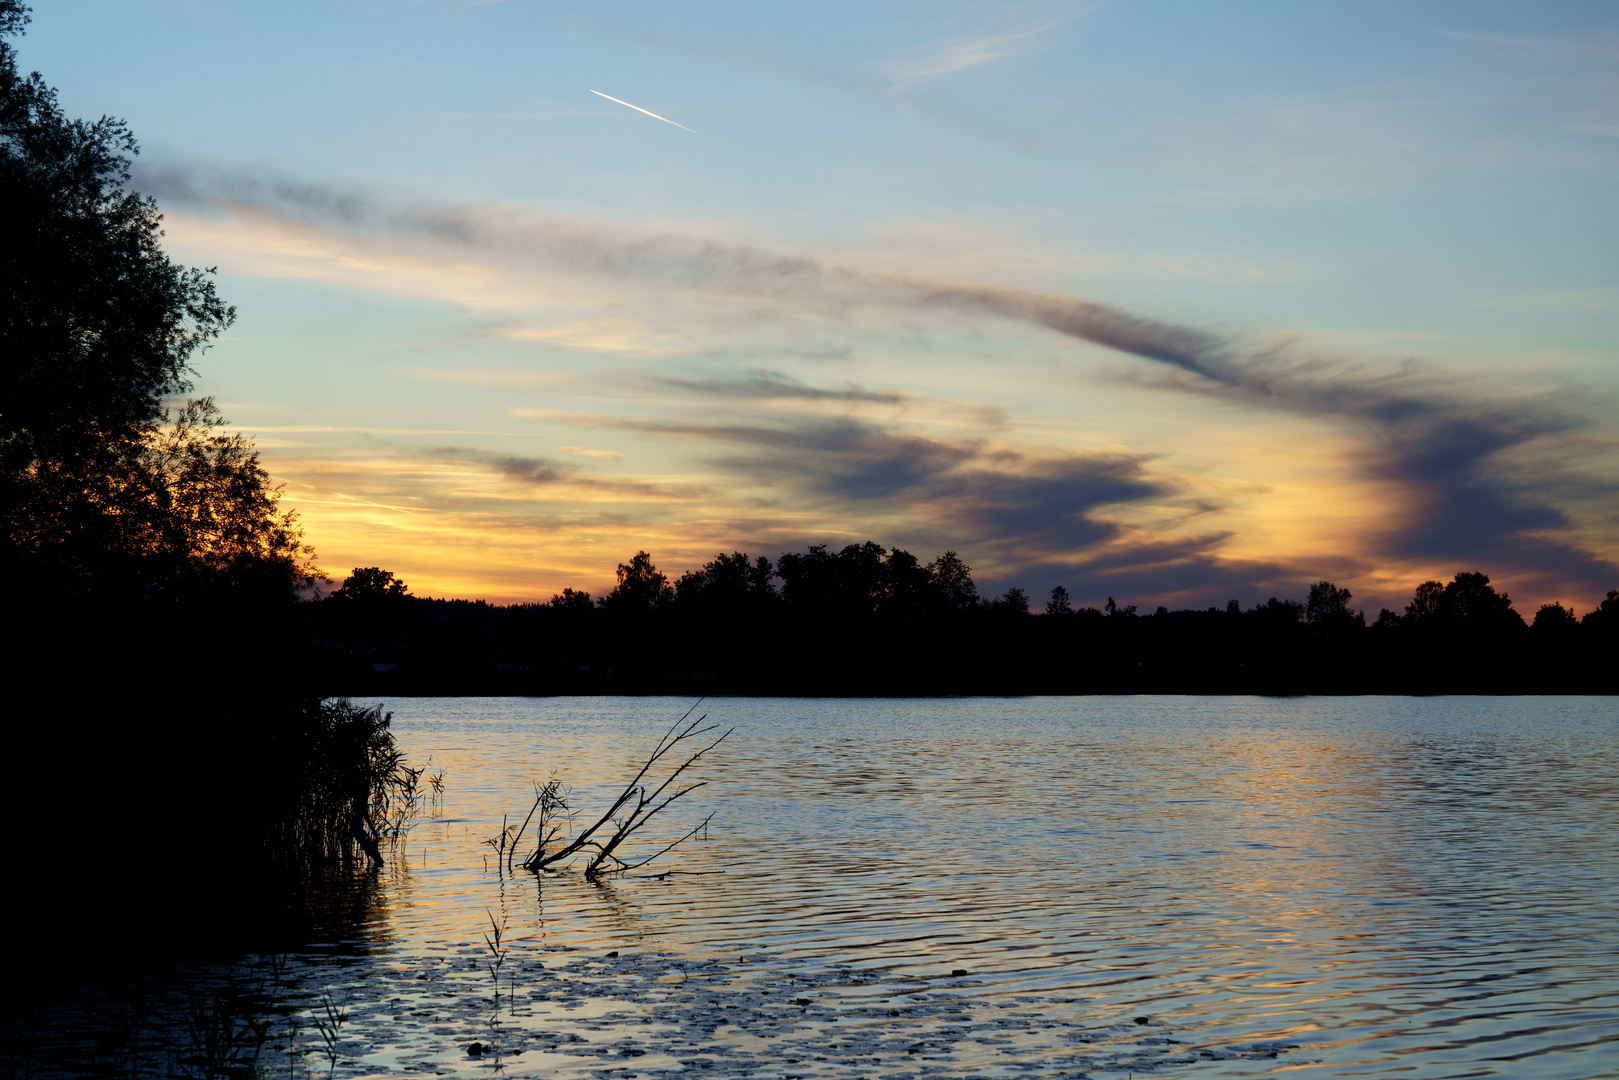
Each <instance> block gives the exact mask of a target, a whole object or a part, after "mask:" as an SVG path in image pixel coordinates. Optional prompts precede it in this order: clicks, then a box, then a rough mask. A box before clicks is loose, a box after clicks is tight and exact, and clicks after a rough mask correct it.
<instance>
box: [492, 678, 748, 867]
mask: <svg viewBox="0 0 1619 1080" xmlns="http://www.w3.org/2000/svg"><path fill="white" fill-rule="evenodd" d="M697 704H698V705H700V704H702V702H701V701H699V702H698V703H697ZM696 711H697V705H693V706H692V707H691V708H690V709H688V710H686V715H685V716H682V717H681V718H680V719H679V720H677V721H675V723H674V725H673V726H672V727H670V728H669V730H668V731H666V732H664V735H663V738H661V739H659V740H658V745H657V746H656V747H654V748H653V751H652V754H651V755H650V756H649V757H648V758H647V759H646V762H645V763H644V764H642V766H641V769H640V771H639V772H637V773H636V774H635V777H634V779H632V780H631V781H630V782H629V783H628V784H626V785H625V786H624V790H623V791H621V792H620V793H619V795H618V798H616V799H615V800H613V804H612V805H611V806H609V807H608V808H607V812H606V813H604V814H603V815H602V816H601V817H600V818H598V819H597V820H596V823H595V824H593V825H591V826H590V827H589V828H587V829H585V830H584V831H583V832H581V833H579V834H578V835H577V836H574V837H573V838H572V839H571V840H569V841H567V842H566V843H564V844H562V846H561V847H560V848H558V849H557V850H556V851H551V852H549V853H548V852H547V848H548V847H549V846H550V845H552V844H555V843H558V842H559V841H560V837H562V836H563V835H565V830H566V827H567V826H568V825H571V823H572V819H571V817H570V816H569V806H568V803H567V792H566V791H565V789H564V788H563V787H562V785H561V784H560V783H559V782H558V781H557V779H556V778H555V777H554V776H553V777H552V778H551V780H550V781H548V782H547V783H546V784H545V785H544V786H543V787H536V789H535V796H534V805H533V806H532V807H530V808H529V812H528V817H526V818H524V819H523V824H522V826H521V827H520V828H519V829H518V832H517V836H518V837H521V836H522V834H523V832H524V831H525V830H526V829H527V828H528V825H529V822H530V821H532V820H533V819H534V818H535V816H536V815H538V817H539V822H538V826H537V828H538V837H537V842H536V846H535V849H534V853H533V854H532V855H530V856H528V858H526V859H524V860H523V864H522V865H523V869H525V870H527V871H529V872H531V873H539V872H540V871H541V870H544V869H546V868H547V867H551V866H555V865H556V864H558V863H560V862H562V861H563V860H565V859H568V858H571V857H572V856H574V855H576V854H578V853H579V852H581V851H584V850H586V849H587V848H588V849H590V850H591V852H592V854H591V856H590V861H589V862H588V863H587V864H586V865H585V877H586V878H589V879H591V880H594V879H596V878H598V877H600V876H601V875H602V874H613V873H622V872H623V871H625V870H633V869H635V868H636V867H639V866H645V865H646V864H647V863H649V862H651V861H652V860H653V859H656V858H657V857H658V856H659V855H663V854H665V853H667V852H669V851H671V850H673V849H674V848H675V847H677V846H678V845H680V844H682V843H684V842H685V841H687V840H690V839H691V838H692V837H693V836H696V835H697V834H698V833H700V832H702V831H703V830H705V829H706V828H707V827H708V823H709V821H710V820H712V818H713V815H712V814H710V815H709V816H708V817H706V818H704V819H703V821H702V823H701V824H699V825H698V826H697V827H696V828H694V829H692V830H691V831H690V832H688V833H686V834H685V835H684V836H682V837H680V838H679V839H677V840H675V841H673V842H672V843H670V844H668V845H667V846H665V847H663V848H661V849H660V850H658V851H655V852H653V853H652V854H651V855H648V856H646V857H645V858H641V859H636V860H634V861H629V860H626V859H623V858H621V857H620V856H619V855H618V849H619V847H620V846H621V845H622V844H623V843H624V842H625V841H626V840H628V839H629V838H630V837H631V836H633V835H635V834H636V833H637V832H639V831H640V830H641V829H642V828H644V827H645V826H646V824H647V822H649V821H651V820H652V819H653V818H654V817H655V816H657V814H658V813H659V812H660V811H662V810H664V809H666V808H667V807H668V806H669V805H670V804H671V803H673V802H675V800H677V799H680V798H682V797H683V796H685V795H689V794H690V793H691V792H693V791H696V790H697V789H698V788H700V787H706V786H707V784H708V781H706V780H698V781H696V782H693V783H687V784H680V783H678V781H679V780H680V777H681V776H682V775H683V774H684V773H685V772H686V770H687V769H689V768H691V767H692V766H693V765H695V764H696V763H697V762H698V760H699V759H701V758H702V757H703V755H704V754H707V753H708V752H709V751H710V750H712V749H714V748H715V747H716V746H718V745H719V744H720V743H722V742H724V741H725V740H726V738H727V737H729V736H730V734H731V732H732V731H734V730H736V729H735V728H728V729H727V730H726V731H724V732H723V733H721V734H720V735H719V736H718V737H717V738H714V739H711V740H709V741H707V742H706V744H704V745H702V746H701V747H700V748H699V749H696V750H692V751H691V752H690V753H689V754H687V755H686V757H685V758H684V759H683V760H681V761H680V764H679V765H677V766H675V767H674V768H672V769H671V770H670V772H669V774H668V775H667V776H665V777H664V778H663V780H662V782H661V783H659V784H657V786H656V787H654V786H652V784H651V782H650V781H649V780H648V774H651V773H654V772H655V771H656V770H657V769H658V768H659V766H660V765H666V764H669V763H670V758H671V755H674V754H675V753H676V751H679V750H686V749H689V748H690V747H692V746H694V745H697V743H698V742H699V741H700V740H703V738H704V736H706V735H708V734H709V733H710V732H712V731H714V730H715V729H716V728H717V727H718V725H717V724H708V725H707V726H704V721H706V720H707V719H708V716H707V714H706V713H705V714H704V715H702V716H699V717H698V718H697V719H696V720H691V719H690V717H691V714H692V713H694V712H696ZM688 721H689V722H688ZM512 847H513V849H515V847H516V839H515V838H514V840H513V844H512ZM508 865H510V859H509V857H508Z"/></svg>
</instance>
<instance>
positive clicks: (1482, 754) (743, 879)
mask: <svg viewBox="0 0 1619 1080" xmlns="http://www.w3.org/2000/svg"><path fill="white" fill-rule="evenodd" d="M687 704H688V703H685V702H676V701H673V700H667V699H415V700H407V701H400V702H393V703H390V707H391V708H392V709H393V710H394V713H395V717H396V719H395V726H396V730H397V731H398V733H399V735H400V737H401V740H402V742H403V743H404V744H405V746H406V747H407V748H408V749H409V751H410V754H411V757H412V758H413V759H415V760H417V761H422V760H425V759H426V758H428V757H429V756H430V757H431V758H432V760H433V762H434V765H435V767H442V768H443V769H444V770H445V772H446V774H447V791H446V794H445V797H444V801H443V807H442V811H441V812H440V813H439V814H438V815H437V816H436V817H429V818H424V819H423V820H422V821H421V822H420V823H419V824H418V825H417V827H416V828H415V829H414V831H413V832H412V833H411V835H410V837H409V838H408V841H407V843H406V847H405V850H404V853H403V857H402V858H399V859H397V860H395V862H394V863H393V864H392V865H390V866H389V867H388V868H387V869H386V870H385V871H384V872H383V873H382V875H381V876H380V878H379V880H378V882H377V887H376V888H375V889H374V890H373V891H372V892H371V893H370V894H369V895H368V896H367V898H366V900H365V904H364V905H363V907H362V908H361V909H360V910H359V911H358V914H357V915H356V918H357V919H358V922H359V924H360V925H359V926H358V927H357V928H356V927H353V926H351V927H350V928H349V930H348V931H347V932H349V933H353V934H354V935H355V936H356V937H368V938H369V939H371V940H374V941H382V942H386V943H387V948H388V949H390V950H393V951H395V952H396V953H398V954H399V955H421V954H423V953H424V951H425V950H429V949H432V948H442V947H444V946H445V945H449V946H452V947H462V948H466V947H473V946H477V945H478V942H479V941H480V938H481V935H482V933H483V931H484V930H486V929H487V918H488V917H493V918H494V919H496V920H497V921H501V922H503V924H504V925H505V926H507V927H508V931H507V932H508V934H509V935H510V937H511V939H512V940H513V942H514V943H515V947H516V948H518V949H520V950H524V954H525V955H527V956H530V957H544V956H547V955H551V954H553V953H554V952H555V951H556V950H569V949H572V950H589V951H595V952H602V953H605V952H606V951H608V950H625V951H626V952H627V951H629V950H638V951H640V952H642V953H649V954H650V953H652V952H655V951H656V952H665V953H668V954H671V955H677V956H681V957H686V958H689V959H690V961H691V962H694V963H696V962H701V961H705V960H714V959H717V958H718V959H723V960H725V961H726V962H727V963H729V962H732V961H735V962H736V963H738V964H745V963H746V962H747V961H746V960H745V958H746V957H748V955H749V954H750V953H753V954H755V955H760V956H764V957H767V959H764V960H762V961H761V964H762V966H761V968H760V970H761V971H770V972H775V973H778V974H780V973H787V972H793V971H807V970H811V969H823V968H826V967H827V966H828V965H834V964H847V965H850V966H851V967H852V969H854V970H856V971H862V970H865V971H872V972H883V973H885V974H887V975H890V976H893V977H899V978H911V977H925V978H933V977H936V976H938V975H940V974H941V973H948V971H949V970H952V969H956V968H964V969H967V970H969V971H970V972H971V974H972V979H973V994H974V995H975V997H976V998H978V999H981V1000H983V1001H985V1002H996V1001H1005V1002H1008V1003H1010V1002H1013V1001H1020V1000H1022V999H1023V998H1028V999H1029V1007H1030V1008H1031V1009H1034V1010H1035V1011H1036V1012H1038V1011H1039V1010H1042V1009H1043V1010H1047V1011H1048V1012H1050V1011H1051V1010H1057V1011H1058V1012H1061V1013H1063V1015H1081V1014H1082V1015H1084V1016H1088V1017H1093V1018H1097V1019H1098V1021H1099V1022H1100V1021H1101V1020H1104V1019H1105V1020H1106V1021H1108V1022H1112V1021H1113V1020H1116V1019H1117V1018H1118V1017H1129V1016H1132V1015H1134V1014H1136V1013H1142V1014H1150V1015H1151V1016H1153V1017H1154V1018H1157V1019H1159V1020H1162V1022H1164V1023H1168V1024H1173V1025H1174V1026H1175V1028H1176V1029H1177V1030H1180V1031H1183V1032H1190V1033H1195V1036H1196V1038H1198V1039H1202V1040H1204V1041H1215V1042H1217V1041H1219V1040H1226V1041H1230V1042H1238V1041H1240V1042H1257V1041H1260V1040H1272V1041H1274V1040H1292V1041H1294V1042H1298V1043H1300V1044H1301V1045H1302V1046H1303V1049H1301V1050H1300V1051H1298V1052H1297V1053H1295V1054H1293V1055H1292V1058H1293V1060H1278V1061H1276V1062H1273V1063H1271V1064H1270V1065H1268V1066H1266V1068H1268V1069H1269V1070H1271V1071H1284V1070H1291V1069H1295V1068H1300V1067H1307V1068H1312V1069H1315V1070H1316V1071H1317V1073H1318V1074H1319V1075H1343V1076H1362V1075H1364V1076H1381V1075H1387V1074H1388V1072H1389V1071H1390V1070H1396V1069H1397V1070H1398V1071H1399V1072H1400V1074H1401V1075H1416V1076H1452V1075H1455V1076H1460V1075H1490V1074H1500V1075H1513V1076H1528V1075H1536V1076H1539V1075H1545V1076H1598V1075H1614V1074H1615V1070H1614V1069H1612V1068H1611V1067H1610V1066H1611V1063H1612V1061H1613V1058H1612V1053H1611V1051H1605V1047H1607V1046H1612V1045H1613V1043H1611V1042H1605V1040H1612V1039H1614V1038H1615V1037H1616V1035H1619V1019H1616V1014H1615V1010H1614V1001H1615V995H1616V994H1619V986H1616V984H1615V980H1614V977H1613V975H1612V973H1611V972H1610V971H1609V970H1608V969H1609V967H1610V966H1611V964H1610V962H1609V961H1611V957H1612V956H1613V955H1615V954H1619V948H1616V946H1619V933H1616V927H1615V908H1614V903H1613V898H1614V897H1615V896H1616V895H1619V889H1616V888H1615V886H1619V875H1616V859H1615V857H1614V849H1613V844H1612V836H1613V835H1614V833H1613V831H1612V830H1613V826H1614V825H1615V824H1619V810H1616V806H1619V797H1616V792H1619V783H1616V782H1615V781H1616V780H1619V761H1616V756H1615V747H1616V739H1615V736H1616V733H1619V720H1616V717H1619V710H1616V709H1615V708H1614V703H1613V702H1612V701H1611V700H1606V701H1605V700H1603V699H1342V700H1333V699H1304V700H1290V701H1267V700H1260V699H1174V698H1159V699H1150V698H1149V699H1014V700H1002V699H974V700H947V701H802V700H756V699H725V700H719V701H715V702H710V703H708V704H707V706H706V708H707V710H708V712H709V713H710V715H711V716H712V717H713V718H714V719H716V720H718V721H720V722H721V723H723V724H725V725H727V726H730V725H735V726H736V727H737V729H738V730H737V733H736V734H735V735H734V736H732V738H731V740H730V741H728V742H727V743H726V744H724V746H723V747H722V748H721V749H720V751H718V752H717V753H716V756H715V757H714V758H713V759H712V760H711V761H707V762H705V763H704V764H703V766H702V767H701V771H700V773H699V776H700V777H701V778H704V779H708V780H711V781H712V785H711V786H710V787H707V788H704V789H703V790H702V791H700V792H698V793H696V794H694V795H693V796H691V797H690V798H689V800H688V801H689V802H690V803H691V805H690V806H689V807H687V808H686V813H685V814H684V816H681V817H677V818H674V819H672V820H671V821H669V822H668V823H667V827H666V828H665V830H664V833H665V834H666V835H669V836H673V835H678V833H679V832H680V831H683V829H684V828H685V827H688V826H689V824H690V822H691V821H692V820H695V819H697V818H700V817H701V816H702V815H703V814H705V813H707V812H708V811H709V810H712V811H714V812H715V815H716V816H715V821H714V825H713V828H712V830H711V834H710V838H709V839H708V840H707V841H701V840H697V841H693V842H691V843H690V844H687V845H685V846H684V847H682V848H681V849H679V850H678V851H677V852H675V853H673V854H672V855H670V856H668V857H667V862H665V863H662V864H660V865H656V866H654V867H653V868H651V869H652V870H676V871H679V872H680V873H678V874H676V875H675V876H672V877H670V878H666V879H662V880H652V879H648V878H626V879H621V880H616V881H607V882H600V883H594V884H592V883H588V882H585V881H583V880H582V879H581V878H580V877H579V875H578V874H577V873H574V874H566V875H554V876H551V875H548V876H546V877H544V878H542V879H536V878H535V877H533V876H532V875H527V874H523V873H521V872H519V873H518V874H517V875H515V876H508V875H506V874H505V873H503V872H500V871H498V870H497V868H496V864H497V862H498V860H497V858H496V853H495V851H494V850H493V849H491V848H490V847H488V846H486V845H485V844H484V843H483V841H485V840H487V839H488V838H490V837H493V836H495V835H496V834H497V832H498V831H499V830H500V829H501V827H502V820H503V817H502V816H503V815H507V817H508V818H509V819H511V820H512V821H513V822H514V823H515V821H516V820H520V819H521V816H522V814H523V813H524V812H526V810H527V808H528V803H529V800H530V798H531V796H530V794H529V793H530V790H531V787H530V785H531V783H532V782H533V781H536V780H541V781H543V780H544V779H545V778H546V777H548V776H549V775H551V773H552V772H553V771H555V772H556V773H557V775H559V776H560V777H562V778H563V779H564V780H565V781H566V782H567V783H568V784H569V785H570V786H571V787H572V788H573V789H574V798H575V806H576V807H577V808H579V809H580V811H581V815H580V816H581V817H589V816H590V814H591V812H592V811H593V810H594V809H595V808H597V807H600V806H602V805H604V804H605V802H606V801H607V799H608V798H609V797H610V791H611V790H612V789H613V784H614V783H615V782H618V783H621V782H622V781H623V780H624V779H625V778H627V777H628V776H630V775H632V774H633V773H634V771H635V770H636V768H637V767H638V766H639V764H640V762H641V760H642V758H643V756H644V754H645V753H646V752H647V749H648V748H649V747H650V746H651V745H652V743H653V742H654V741H655V740H656V738H657V736H658V735H659V734H660V733H661V732H662V730H663V729H664V728H665V727H666V726H667V724H668V723H669V722H670V721H671V720H672V719H673V717H675V716H678V715H679V713H680V712H682V711H683V710H684V708H685V706H686V705H687ZM643 846H645V847H647V848H655V847H656V846H658V845H657V844H656V843H654V842H653V838H650V837H649V838H648V841H647V843H646V844H645V845H643ZM649 872H650V871H649ZM668 977H669V978H670V979H674V978H676V976H675V975H673V974H671V975H669V976H668ZM1035 999H1038V1001H1036V1000H1035ZM1053 1015H1054V1014H1053ZM1605 1052H1606V1053H1607V1055H1608V1056H1607V1058H1603V1054H1604V1053H1605ZM1306 1059H1307V1060H1306ZM1030 1060H1031V1061H1033V1060H1036V1059H1034V1058H1031V1059H1030ZM1604 1062H1607V1064H1604ZM1604 1070H1606V1071H1604ZM1247 1074H1248V1075H1252V1067H1251V1065H1250V1067H1249V1068H1248V1072H1247Z"/></svg>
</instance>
